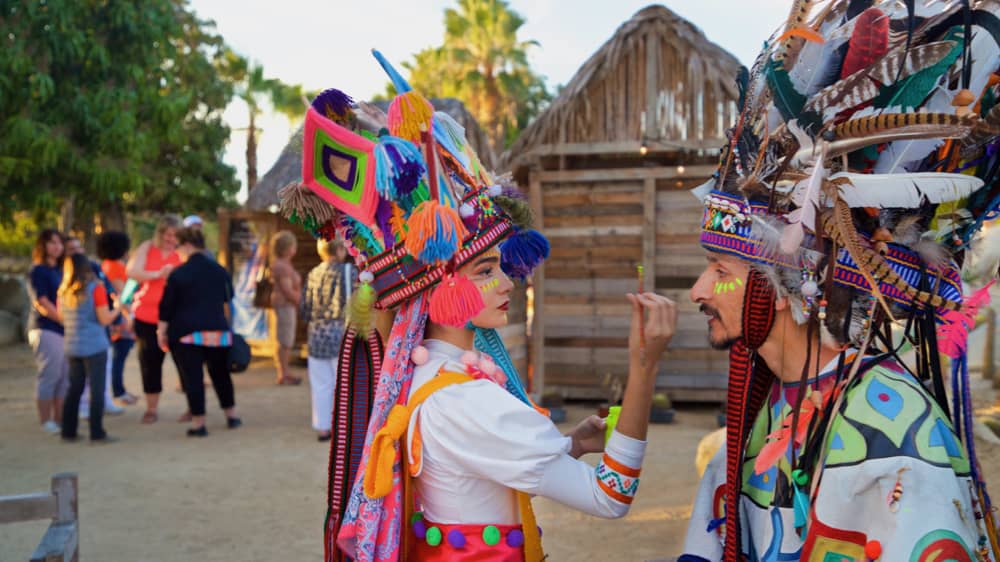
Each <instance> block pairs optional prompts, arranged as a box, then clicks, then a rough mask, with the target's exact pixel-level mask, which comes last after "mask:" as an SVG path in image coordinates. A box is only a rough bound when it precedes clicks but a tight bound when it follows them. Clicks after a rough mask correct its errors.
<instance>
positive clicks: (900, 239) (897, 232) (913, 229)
mask: <svg viewBox="0 0 1000 562" xmlns="http://www.w3.org/2000/svg"><path fill="white" fill-rule="evenodd" d="M922 218H923V217H921V216H920V215H906V216H905V217H903V218H902V219H900V220H899V222H897V223H896V227H895V228H893V229H892V238H893V241H895V242H896V243H897V244H900V245H902V246H907V247H911V246H915V245H916V244H917V243H918V242H920V235H921V226H920V222H921V219H922Z"/></svg>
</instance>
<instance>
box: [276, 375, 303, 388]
mask: <svg viewBox="0 0 1000 562" xmlns="http://www.w3.org/2000/svg"><path fill="white" fill-rule="evenodd" d="M277 384H278V385H279V386H298V385H300V384H302V379H300V378H299V377H293V376H291V375H288V376H287V377H284V378H280V379H278V382H277Z"/></svg>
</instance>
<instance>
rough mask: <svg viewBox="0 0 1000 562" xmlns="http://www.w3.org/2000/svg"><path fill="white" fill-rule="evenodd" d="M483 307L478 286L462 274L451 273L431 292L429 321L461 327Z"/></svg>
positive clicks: (484, 305)
mask: <svg viewBox="0 0 1000 562" xmlns="http://www.w3.org/2000/svg"><path fill="white" fill-rule="evenodd" d="M485 307H486V304H485V303H484V302H483V295H482V292H481V291H480V290H479V287H477V286H476V285H475V284H474V283H473V282H472V281H469V278H468V277H466V276H464V275H451V276H449V277H446V278H445V279H444V280H442V281H441V283H440V284H439V285H438V286H437V288H435V289H434V292H433V293H431V299H430V317H431V322H434V323H435V324H443V325H445V326H454V327H456V328H462V327H464V326H465V325H466V324H467V323H468V322H469V320H472V319H473V318H475V317H476V315H477V314H479V313H480V312H481V311H482V310H483V308H485Z"/></svg>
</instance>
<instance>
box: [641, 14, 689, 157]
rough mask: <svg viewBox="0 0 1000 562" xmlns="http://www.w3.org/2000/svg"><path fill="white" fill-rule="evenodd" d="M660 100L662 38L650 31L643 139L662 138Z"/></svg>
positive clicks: (647, 46) (647, 52)
mask: <svg viewBox="0 0 1000 562" xmlns="http://www.w3.org/2000/svg"><path fill="white" fill-rule="evenodd" d="M693 87H695V88H697V87H700V85H693ZM659 101H660V38H659V36H657V35H656V33H655V32H653V31H650V32H648V33H647V34H646V130H644V131H643V132H642V136H643V140H646V139H658V138H660V121H659V119H660V116H659V112H658V109H659V107H658V106H659Z"/></svg>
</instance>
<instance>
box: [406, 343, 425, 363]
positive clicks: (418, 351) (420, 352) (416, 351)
mask: <svg viewBox="0 0 1000 562" xmlns="http://www.w3.org/2000/svg"><path fill="white" fill-rule="evenodd" d="M428 359H430V352H429V351H427V348H426V347H424V346H422V345H418V346H417V347H414V348H413V351H411V352H410V361H413V364H414V365H417V366H420V365H423V364H425V363H427V360H428Z"/></svg>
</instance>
